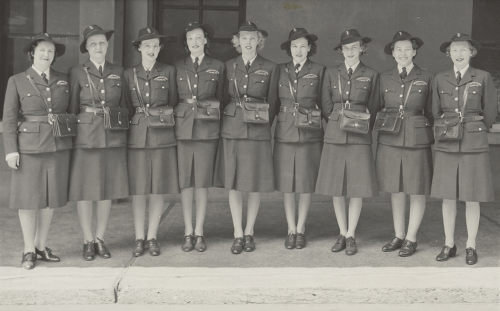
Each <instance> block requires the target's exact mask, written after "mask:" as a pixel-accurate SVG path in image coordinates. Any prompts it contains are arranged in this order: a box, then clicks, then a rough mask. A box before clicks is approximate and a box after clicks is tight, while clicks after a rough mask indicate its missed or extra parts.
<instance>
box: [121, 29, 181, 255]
mask: <svg viewBox="0 0 500 311" xmlns="http://www.w3.org/2000/svg"><path fill="white" fill-rule="evenodd" d="M164 37H165V36H162V35H160V34H159V33H158V31H157V30H156V29H154V28H143V29H141V30H139V35H138V38H137V39H136V40H134V41H132V46H134V48H135V49H136V50H137V51H139V52H140V53H141V58H142V59H141V63H140V64H139V65H137V66H135V67H132V68H127V69H126V70H125V72H124V74H123V75H124V77H125V81H126V83H127V85H128V89H129V90H130V99H131V101H129V108H128V109H129V110H130V111H132V112H135V114H134V116H133V117H132V119H131V122H130V129H129V133H128V134H129V135H128V154H127V161H128V174H129V176H130V177H131V178H129V189H130V194H131V195H132V208H133V211H134V226H135V239H136V240H135V249H134V250H133V254H134V256H136V257H138V256H141V255H142V254H143V253H144V248H145V243H147V245H146V246H147V248H149V254H150V255H151V256H158V255H160V246H159V245H158V241H157V236H156V234H157V232H158V226H159V224H160V219H161V215H162V213H163V204H164V197H163V195H164V194H169V193H179V178H178V173H177V151H176V147H175V145H176V143H177V141H176V139H175V134H174V128H173V122H172V123H171V124H170V125H171V126H170V127H166V126H167V124H166V123H167V122H166V121H164V123H165V125H163V124H161V123H162V122H161V119H160V118H158V117H156V119H158V120H157V121H160V122H159V123H154V122H155V120H156V119H155V116H156V115H157V114H158V113H156V114H155V116H153V115H152V114H154V113H155V112H160V117H161V118H163V120H165V119H168V118H171V120H173V111H172V107H173V106H175V105H176V104H177V87H176V85H175V68H174V67H173V66H170V65H165V64H162V63H160V62H157V61H156V58H157V57H158V53H159V52H160V49H161V48H162V47H163V43H162V41H161V39H162V38H164ZM162 108H163V110H164V111H165V112H164V114H165V115H162V113H163V112H161V110H162ZM151 121H152V122H151ZM148 195H149V225H148V233H147V235H145V232H144V231H145V228H144V221H145V218H146V199H147V197H148ZM146 237H147V240H146V239H145V238H146ZM145 240H146V242H145Z"/></svg>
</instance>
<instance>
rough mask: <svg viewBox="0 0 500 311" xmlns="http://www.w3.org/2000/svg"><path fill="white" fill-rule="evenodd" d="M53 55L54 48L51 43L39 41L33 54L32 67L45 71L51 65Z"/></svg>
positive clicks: (54, 52)
mask: <svg viewBox="0 0 500 311" xmlns="http://www.w3.org/2000/svg"><path fill="white" fill-rule="evenodd" d="M55 54H56V47H55V46H54V44H53V43H51V42H47V41H40V42H38V45H37V46H36V48H35V51H34V52H33V65H34V66H35V67H37V68H39V69H43V70H42V71H45V70H46V69H47V68H49V67H50V64H52V61H53V60H54V56H55Z"/></svg>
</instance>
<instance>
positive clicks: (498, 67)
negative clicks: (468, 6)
mask: <svg viewBox="0 0 500 311" xmlns="http://www.w3.org/2000/svg"><path fill="white" fill-rule="evenodd" d="M499 30H500V1H498V0H474V6H473V13H472V34H471V35H472V38H474V39H475V40H478V41H479V42H480V43H481V45H482V46H483V48H482V49H481V52H479V54H478V55H477V57H475V58H473V59H472V65H473V66H474V67H477V68H479V69H483V70H487V71H490V72H492V73H493V72H496V73H499V72H500V34H499Z"/></svg>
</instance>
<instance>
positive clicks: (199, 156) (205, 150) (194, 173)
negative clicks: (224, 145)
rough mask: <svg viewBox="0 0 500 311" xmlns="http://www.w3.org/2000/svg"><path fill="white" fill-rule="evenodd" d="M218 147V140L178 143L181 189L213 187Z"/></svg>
mask: <svg viewBox="0 0 500 311" xmlns="http://www.w3.org/2000/svg"><path fill="white" fill-rule="evenodd" d="M218 145H219V140H218V139H211V140H179V141H177V154H178V159H179V160H178V161H179V185H180V188H181V189H184V188H191V187H196V188H210V187H213V181H214V169H215V158H216V155H217V148H218Z"/></svg>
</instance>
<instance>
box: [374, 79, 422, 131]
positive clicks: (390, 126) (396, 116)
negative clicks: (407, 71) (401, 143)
mask: <svg viewBox="0 0 500 311" xmlns="http://www.w3.org/2000/svg"><path fill="white" fill-rule="evenodd" d="M412 85H413V83H412V84H410V88H409V89H408V93H406V98H405V101H404V103H403V106H400V107H399V111H390V110H387V108H384V109H382V111H379V112H378V113H377V117H376V118H375V125H374V126H373V129H374V130H375V131H378V132H384V133H388V134H397V133H399V130H400V128H401V123H402V121H403V112H404V109H405V108H406V103H407V102H408V98H409V97H410V91H411V87H412Z"/></svg>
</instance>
